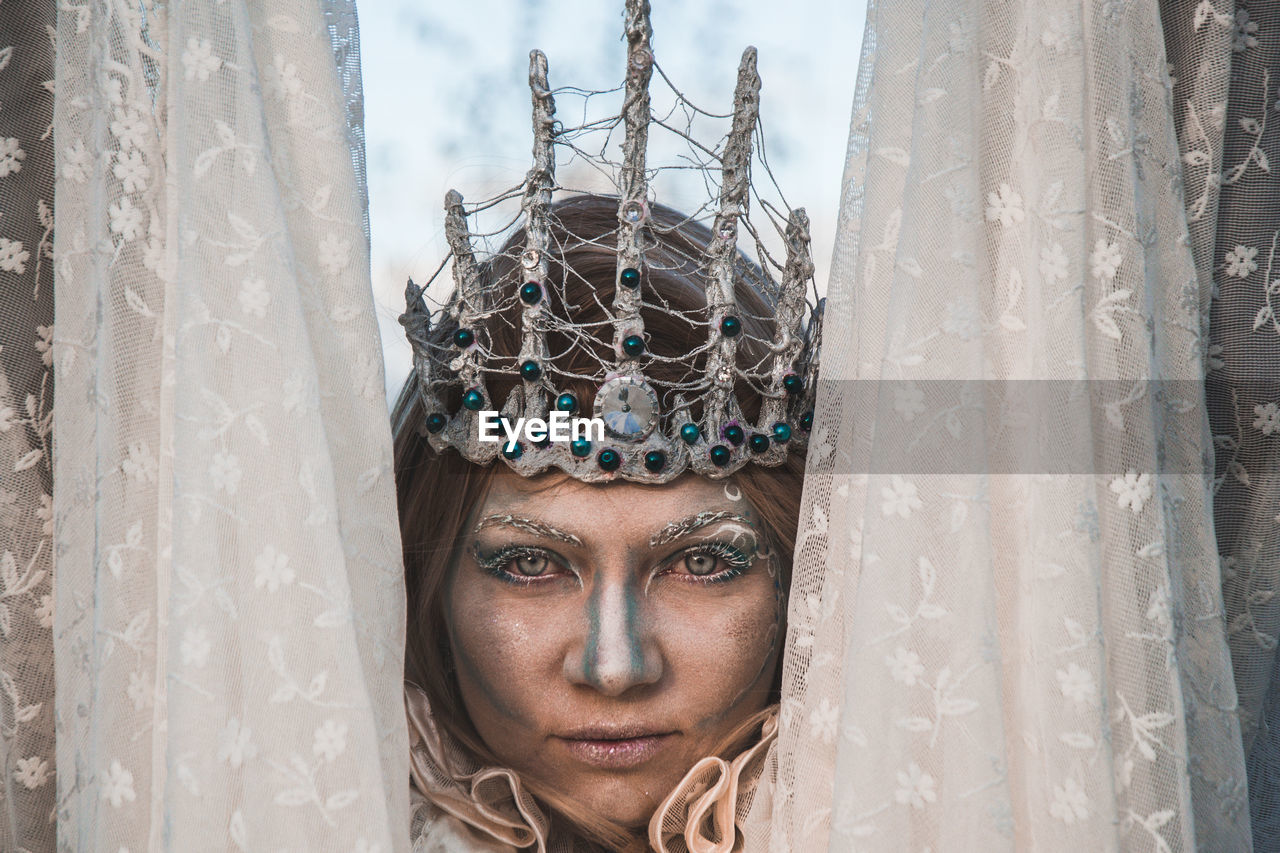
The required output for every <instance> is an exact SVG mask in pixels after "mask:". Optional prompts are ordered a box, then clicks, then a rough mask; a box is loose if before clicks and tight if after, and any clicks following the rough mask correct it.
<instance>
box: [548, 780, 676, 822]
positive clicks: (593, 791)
mask: <svg viewBox="0 0 1280 853" xmlns="http://www.w3.org/2000/svg"><path fill="white" fill-rule="evenodd" d="M678 781H679V778H678V777H677V778H676V779H671V778H669V774H665V773H664V774H659V773H646V774H639V775H637V774H627V775H625V776H624V775H622V774H595V773H592V774H590V775H589V776H586V777H585V778H584V777H582V776H580V777H579V778H578V779H576V780H575V784H573V785H572V786H565V787H560V786H557V789H558V790H560V791H561V792H563V793H564V794H565V795H567V796H569V797H571V798H573V799H574V800H575V801H577V802H578V803H580V804H582V805H583V806H585V807H586V808H587V809H589V810H590V811H591V813H592V814H595V815H598V816H599V817H602V818H605V819H606V820H611V821H613V822H614V823H617V824H621V825H622V826H625V827H627V828H628V829H639V828H642V827H644V826H646V825H648V823H649V818H650V817H651V816H652V815H653V812H654V809H656V808H657V807H658V804H659V803H660V802H662V800H663V798H664V797H666V795H667V794H668V793H669V792H670V790H671V788H672V787H674V786H675V783H676V782H678Z"/></svg>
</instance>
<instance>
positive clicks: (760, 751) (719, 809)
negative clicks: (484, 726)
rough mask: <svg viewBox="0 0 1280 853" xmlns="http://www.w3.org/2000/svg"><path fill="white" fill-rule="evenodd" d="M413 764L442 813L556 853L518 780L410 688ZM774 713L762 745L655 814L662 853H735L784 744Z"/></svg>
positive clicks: (677, 791) (694, 772)
mask: <svg viewBox="0 0 1280 853" xmlns="http://www.w3.org/2000/svg"><path fill="white" fill-rule="evenodd" d="M404 699H405V714H406V717H407V722H408V726H409V744H410V753H409V767H410V773H411V776H412V782H413V786H414V788H415V789H416V790H417V792H418V794H420V795H421V796H422V797H423V798H425V799H426V800H428V801H430V802H431V803H432V804H433V805H434V806H436V807H437V808H438V809H440V810H441V811H443V812H445V813H446V814H449V815H451V816H453V817H454V818H457V819H458V820H459V821H461V822H462V823H464V824H466V825H467V826H468V827H470V828H471V829H472V830H473V831H475V832H478V833H480V834H481V835H482V836H484V837H487V838H488V839H492V840H493V841H494V842H497V843H498V844H504V845H509V846H510V847H513V848H517V849H519V848H534V849H536V851H537V853H551V851H553V850H555V849H557V848H560V847H561V846H562V845H561V844H555V845H554V846H553V845H552V844H551V840H550V839H549V837H548V830H549V827H550V820H549V819H548V818H547V816H546V814H544V813H543V811H542V809H541V807H540V806H539V805H538V804H537V802H536V801H535V800H534V798H533V796H532V795H531V794H530V793H529V792H528V791H526V790H525V789H524V786H523V785H522V783H521V781H520V777H519V775H517V774H516V773H515V771H513V770H510V769H507V768H503V767H486V766H481V765H480V764H478V763H477V762H476V761H475V759H474V758H473V757H471V756H470V755H469V754H468V753H467V752H466V751H465V750H463V749H462V748H461V747H459V746H458V745H457V744H456V743H454V742H453V740H452V738H449V737H448V736H447V735H445V734H444V733H443V732H442V731H441V730H440V729H439V727H438V726H437V725H436V723H435V720H434V719H433V718H432V716H431V708H430V705H429V703H428V701H427V696H426V694H425V693H424V692H423V691H422V690H421V688H419V687H417V686H415V685H412V684H406V685H405V691H404ZM777 734H778V714H777V709H776V708H774V709H772V711H771V713H770V714H769V715H768V716H767V717H766V718H765V720H764V722H763V724H762V727H761V736H760V740H759V741H757V742H756V743H755V744H753V745H752V746H751V747H750V748H748V749H746V750H745V751H743V752H742V753H741V754H739V755H738V756H737V757H736V758H734V759H733V760H732V761H725V760H724V759H723V758H719V757H717V756H714V755H713V756H708V757H706V758H704V759H702V760H701V761H699V762H698V763H697V764H695V765H694V766H693V767H692V768H691V769H690V770H689V772H688V773H687V774H685V777H684V778H683V779H682V780H681V781H680V783H679V784H678V785H676V786H675V788H673V789H672V791H671V793H670V794H668V795H667V796H666V797H665V798H664V799H663V801H662V802H661V803H660V804H659V806H658V808H657V809H656V810H655V812H654V814H653V817H652V818H651V819H650V821H649V843H650V845H651V846H652V847H653V849H654V850H655V851H657V853H685V851H688V853H735V852H736V851H738V850H741V834H740V833H739V832H738V830H737V826H738V824H739V822H740V821H741V819H742V818H743V817H744V815H745V810H746V805H747V803H748V802H750V798H751V795H752V793H753V792H754V790H755V788H756V785H757V783H758V781H759V779H760V774H761V771H762V770H763V768H764V759H765V756H766V754H767V753H768V750H769V748H770V746H772V744H773V743H774V741H775V740H776V739H777Z"/></svg>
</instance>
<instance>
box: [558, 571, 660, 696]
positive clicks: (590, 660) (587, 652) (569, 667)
mask: <svg viewBox="0 0 1280 853" xmlns="http://www.w3.org/2000/svg"><path fill="white" fill-rule="evenodd" d="M643 610H644V608H643V606H642V601H641V593H640V590H639V589H638V588H637V587H636V585H635V584H634V582H632V581H629V580H628V581H621V580H618V581H609V582H606V581H604V580H603V579H602V578H599V577H597V579H596V585H595V587H594V588H593V589H592V590H591V594H590V597H589V598H588V600H587V604H586V614H585V616H586V618H585V624H586V634H585V637H584V638H583V642H582V644H581V645H576V644H575V645H574V646H572V647H570V649H569V650H568V652H567V653H566V655H565V660H564V674H565V677H566V678H568V679H569V681H570V682H572V683H574V684H585V685H588V686H590V687H592V688H594V689H596V690H598V691H599V692H601V693H603V694H605V695H606V696H621V695H622V694H623V693H626V692H627V691H628V690H631V689H632V688H634V687H637V686H640V685H644V684H654V683H656V682H657V681H658V680H659V679H660V678H662V669H663V665H662V653H661V650H660V649H659V648H658V645H657V643H656V642H655V638H654V637H653V636H652V632H651V631H650V630H649V627H648V625H647V624H646V620H645V618H644V613H643Z"/></svg>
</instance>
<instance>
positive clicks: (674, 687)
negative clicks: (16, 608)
mask: <svg viewBox="0 0 1280 853" xmlns="http://www.w3.org/2000/svg"><path fill="white" fill-rule="evenodd" d="M691 512H692V514H690V513H691ZM477 515H478V517H480V518H482V519H484V521H482V522H481V523H480V524H479V525H477V526H476V528H475V530H474V532H473V533H472V534H471V536H470V537H469V539H468V541H467V542H464V543H463V548H462V549H461V553H462V557H461V559H460V562H459V565H458V566H456V567H455V569H454V570H453V574H452V581H451V584H450V586H449V588H448V596H447V598H446V601H445V606H446V616H447V619H448V621H449V623H450V624H449V628H450V631H449V633H450V637H451V638H452V642H453V643H454V644H455V645H456V646H457V648H458V649H459V651H460V653H459V654H458V656H457V663H458V667H457V673H456V678H457V687H458V691H459V695H460V696H461V699H462V703H463V706H464V707H465V710H466V712H467V714H468V716H469V718H470V720H471V722H472V724H473V725H474V727H475V730H476V732H477V734H478V735H479V736H480V738H481V739H482V740H483V742H484V743H485V745H486V746H487V747H488V748H489V749H490V750H491V751H492V752H493V753H494V755H495V756H496V757H497V758H498V759H499V760H500V761H501V762H502V764H503V766H507V767H510V768H511V769H513V770H515V771H516V772H518V773H520V774H522V775H527V776H528V777H529V778H536V779H538V780H539V781H541V782H542V783H543V784H546V785H548V786H550V787H551V788H553V789H554V790H556V791H558V792H560V793H562V794H563V795H565V796H567V797H571V798H573V799H575V800H577V801H579V802H581V803H582V804H584V805H585V806H587V807H588V808H591V809H592V810H594V811H596V812H597V813H599V814H601V815H602V816H605V817H608V818H611V819H613V820H617V821H620V822H622V823H624V824H627V825H641V824H643V822H644V821H645V820H647V819H648V816H649V815H650V814H651V813H652V810H653V808H654V807H655V806H656V805H657V802H658V801H659V800H660V799H661V798H662V797H663V796H665V795H666V793H667V792H668V791H670V790H671V788H672V786H674V785H675V783H676V782H678V781H679V780H680V778H681V777H683V775H684V774H685V772H687V771H688V769H689V768H690V767H691V766H693V764H694V763H695V762H697V761H698V760H700V759H702V758H704V757H706V756H707V755H708V754H710V752H711V750H712V749H713V748H714V747H715V745H716V744H717V743H718V741H719V740H720V739H722V738H723V737H724V736H725V735H726V734H728V732H729V731H731V730H732V729H734V728H736V727H737V726H738V725H739V724H741V723H742V722H743V721H744V720H746V719H747V718H748V717H750V716H751V715H752V714H753V713H755V712H757V711H759V710H760V709H761V708H763V707H764V706H765V705H766V704H768V702H769V701H770V695H769V690H770V687H771V686H772V684H773V682H774V674H775V673H776V670H777V661H778V649H779V645H780V639H779V637H780V620H781V614H782V613H783V608H782V606H781V603H780V602H781V593H780V592H779V578H780V576H781V573H780V572H779V571H778V568H777V564H776V562H774V554H773V552H772V551H771V550H770V549H769V548H768V547H767V544H766V539H765V537H764V535H763V533H762V532H761V531H760V529H759V528H757V526H756V524H755V522H754V518H755V514H754V511H753V509H752V508H751V506H750V504H748V503H745V502H739V503H734V502H732V501H729V500H727V499H726V497H725V495H724V492H723V484H721V483H713V482H710V481H707V480H702V479H690V480H687V481H683V482H680V483H673V484H669V485H667V486H663V487H653V486H643V485H638V484H630V483H614V484H610V486H609V487H607V488H599V487H592V486H586V485H583V484H581V483H576V482H568V483H566V484H564V485H563V486H561V485H559V484H558V485H556V486H554V487H546V486H545V484H539V485H537V486H531V485H530V483H529V481H526V480H523V479H522V478H520V477H518V476H517V475H514V474H506V473H505V472H504V473H502V474H499V475H498V476H497V477H496V479H495V483H494V486H493V488H492V489H491V490H490V493H489V495H488V496H487V498H486V500H485V503H484V504H483V505H482V506H480V507H478V508H477ZM695 555H696V557H697V559H694V557H695Z"/></svg>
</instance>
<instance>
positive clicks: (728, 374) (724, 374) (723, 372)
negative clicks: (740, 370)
mask: <svg viewBox="0 0 1280 853" xmlns="http://www.w3.org/2000/svg"><path fill="white" fill-rule="evenodd" d="M732 379H733V371H732V370H731V369H730V368H728V367H722V368H720V369H719V370H717V371H716V381H717V382H719V383H720V384H721V385H724V384H726V383H728V382H729V381H730V380H732Z"/></svg>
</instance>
